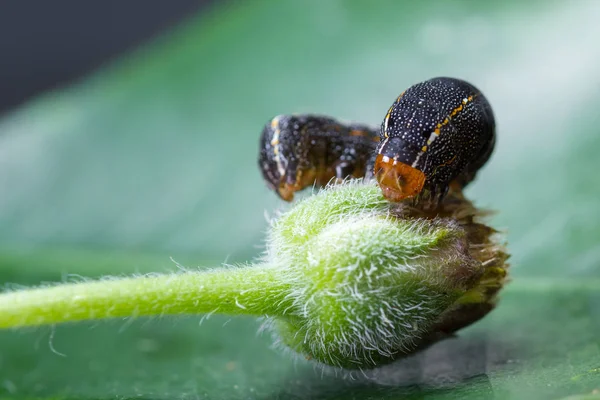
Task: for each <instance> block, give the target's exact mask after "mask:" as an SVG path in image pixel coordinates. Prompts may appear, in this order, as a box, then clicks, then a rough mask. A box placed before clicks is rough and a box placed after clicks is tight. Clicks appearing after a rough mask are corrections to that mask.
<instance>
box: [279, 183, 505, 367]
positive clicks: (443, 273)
mask: <svg viewBox="0 0 600 400" xmlns="http://www.w3.org/2000/svg"><path fill="white" fill-rule="evenodd" d="M446 203H447V204H448V207H447V209H446V210H445V212H444V214H442V215H441V216H436V217H432V216H428V215H424V214H420V213H419V212H418V211H417V210H414V209H411V208H410V207H409V206H408V205H406V204H396V205H394V204H390V203H388V202H387V201H385V200H384V199H383V197H382V196H381V191H380V189H379V188H378V187H376V186H369V185H367V186H362V185H361V186H358V185H355V184H351V185H345V186H342V187H336V188H335V189H333V190H328V191H325V192H322V193H319V194H318V195H316V196H313V197H311V198H309V199H307V200H305V201H303V202H302V203H301V204H298V205H297V206H295V207H294V208H293V209H292V210H290V211H289V212H287V213H286V214H284V215H282V216H281V217H280V218H279V219H277V220H276V221H275V222H274V223H273V227H272V230H271V233H270V236H269V241H268V247H267V257H268V259H267V263H269V264H277V265H279V267H280V268H281V270H282V271H284V273H283V274H282V276H283V279H285V280H286V281H287V282H288V283H289V284H290V286H291V287H293V291H292V293H291V294H290V298H291V299H292V300H293V309H292V310H290V311H288V313H287V316H286V317H285V318H278V319H277V320H276V321H275V323H274V329H275V331H276V332H277V333H278V334H279V335H280V338H281V342H282V343H284V344H285V345H287V346H289V347H290V348H292V349H293V350H295V351H297V352H299V353H301V354H304V355H305V356H306V357H307V358H310V359H315V360H317V361H319V362H321V363H324V364H327V365H333V366H339V367H344V368H369V367H374V366H377V365H380V364H382V363H385V362H389V361H392V360H394V359H396V358H398V357H401V356H404V355H407V354H410V353H412V352H414V351H415V350H418V349H420V348H422V347H424V346H426V345H428V344H430V343H431V342H433V341H435V340H437V339H439V338H440V337H443V336H445V335H448V334H449V333H451V332H453V331H455V330H456V329H459V328H461V327H463V326H464V325H466V324H468V323H471V322H473V321H474V320H476V319H479V318H480V317H481V316H483V315H484V314H485V313H487V312H488V311H489V310H490V309H491V308H492V307H493V299H494V294H495V293H496V291H497V289H499V287H500V286H501V284H502V280H503V278H504V275H505V270H504V268H505V266H504V261H505V260H506V258H507V256H506V255H505V253H504V251H503V249H502V248H501V247H499V246H497V245H495V244H493V243H492V242H491V241H490V235H491V234H492V233H493V230H491V229H490V228H487V227H485V226H484V225H480V224H478V223H475V222H472V221H473V218H474V217H475V216H476V214H477V212H476V210H475V209H474V208H473V207H472V206H471V204H470V203H469V202H468V201H466V200H465V199H463V198H462V197H460V196H458V195H452V196H451V197H450V198H449V200H448V201H447V202H446ZM484 278H485V279H484ZM490 279H491V282H488V280H490ZM481 285H484V286H481Z"/></svg>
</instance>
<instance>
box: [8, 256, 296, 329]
mask: <svg viewBox="0 0 600 400" xmlns="http://www.w3.org/2000/svg"><path fill="white" fill-rule="evenodd" d="M289 289H290V288H289V285H287V284H286V283H284V282H282V279H281V277H280V276H279V273H278V269H277V268H274V267H270V266H266V265H259V266H247V267H241V268H228V269H219V270H212V271H196V272H184V273H179V274H169V275H158V276H156V275H155V276H150V277H136V278H126V279H114V280H102V281H90V282H81V283H72V284H65V285H60V286H53V287H42V288H35V289H30V290H22V291H16V292H8V293H2V294H0V328H11V327H22V326H35V325H46V324H56V323H60V322H69V321H81V320H94V319H103V318H115V317H138V316H140V317H141V316H150V315H153V316H162V315H175V314H201V313H212V312H217V313H224V314H229V315H232V314H245V315H253V316H263V315H271V316H277V315H282V314H283V311H284V310H285V309H287V308H288V307H289V306H290V304H288V303H290V301H289V300H287V298H288V294H289Z"/></svg>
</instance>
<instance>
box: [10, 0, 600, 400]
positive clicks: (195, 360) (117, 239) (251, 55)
mask: <svg viewBox="0 0 600 400" xmlns="http://www.w3.org/2000/svg"><path fill="white" fill-rule="evenodd" d="M599 18H600V2H598V1H595V0H589V1H570V2H564V1H541V0H537V1H530V2H521V1H516V0H515V1H504V2H475V1H466V0H465V1H454V2H447V1H423V2H409V1H394V0H375V1H349V0H348V1H342V0H339V1H338V0H324V1H319V0H304V1H291V0H283V1H266V0H265V1H259V0H255V1H248V2H236V3H219V4H217V5H216V6H214V7H213V8H212V9H211V11H210V12H209V13H208V14H203V15H202V16H199V17H198V18H191V19H190V20H189V21H187V22H186V23H185V24H182V25H181V26H179V27H178V28H177V29H175V30H173V31H171V32H170V33H169V34H167V35H164V36H162V37H161V38H159V39H157V40H155V41H154V42H153V43H151V44H150V45H148V46H145V47H143V48H142V49H140V50H137V51H135V52H133V53H132V54H130V55H128V56H127V57H124V58H122V59H120V60H119V61H117V62H116V63H114V64H112V65H110V66H109V67H107V68H105V69H103V70H101V71H99V72H97V73H95V74H93V75H92V76H90V77H89V78H87V79H85V80H84V81H82V82H81V83H78V84H76V85H73V86H70V87H67V88H64V89H63V90H61V91H58V92H54V93H47V94H45V95H43V96H41V97H39V98H37V99H35V100H34V101H31V102H29V103H28V104H26V105H25V106H23V107H21V108H19V109H18V110H16V111H14V112H12V113H10V114H8V115H5V116H4V117H3V118H2V119H1V120H0V282H2V283H4V286H5V287H7V288H13V287H18V285H24V284H38V283H40V282H47V281H59V280H65V279H69V278H70V277H71V276H85V277H97V276H102V275H106V274H110V275H126V274H131V273H146V272H164V271H173V270H175V269H176V267H175V265H174V264H173V262H171V260H170V259H169V257H173V258H174V259H175V260H177V261H178V262H180V263H182V264H184V265H185V266H187V267H196V266H203V267H205V266H206V267H214V266H217V265H219V264H221V263H223V262H225V261H227V262H229V263H235V262H241V261H246V260H251V259H253V258H255V257H257V256H258V255H259V254H260V252H261V249H262V240H263V237H264V232H265V230H266V220H265V217H264V213H265V210H266V211H267V213H269V214H272V213H273V212H274V211H275V210H277V209H279V208H281V207H282V206H283V205H282V204H281V202H280V201H279V200H278V199H277V198H276V196H275V195H274V194H273V193H271V192H269V191H268V190H267V188H266V186H265V185H264V184H263V182H262V181H261V177H260V175H259V171H258V168H257V166H256V158H257V152H258V137H259V134H260V130H261V128H262V125H263V124H264V123H265V122H267V120H269V118H271V117H272V116H274V115H276V114H280V113H292V112H312V113H320V114H327V115H332V116H335V117H337V118H341V119H345V120H353V121H360V122H365V123H371V124H373V125H377V124H379V123H380V122H381V120H382V119H383V117H384V114H385V112H386V110H387V108H388V107H389V105H390V104H391V103H392V101H393V100H394V99H395V97H396V96H397V95H398V94H399V93H400V92H402V91H403V90H404V89H405V88H407V87H408V86H410V85H412V84H414V83H416V82H419V81H422V80H425V79H428V78H431V77H434V76H452V77H458V78H463V79H466V80H468V81H470V82H472V83H474V84H475V85H476V86H478V87H479V88H480V89H481V90H482V91H483V92H484V93H485V94H486V96H487V97H488V99H489V100H490V102H491V103H492V105H493V107H494V110H495V113H496V119H497V123H498V143H497V148H496V151H495V154H494V156H493V157H492V159H491V161H490V162H489V163H488V165H487V166H486V167H485V168H484V169H483V170H482V172H481V173H480V174H479V176H478V180H477V181H476V182H475V183H474V184H472V186H471V187H470V188H469V189H468V195H469V196H470V197H471V198H472V199H474V200H475V201H476V203H477V204H478V205H480V206H482V207H486V208H491V209H494V210H497V211H498V213H497V214H496V215H495V216H494V217H493V219H492V222H493V225H494V226H496V227H497V228H500V229H503V230H505V231H506V232H507V241H508V246H509V250H510V252H511V253H512V254H513V257H512V258H511V263H512V264H513V268H512V270H511V274H512V278H513V279H512V282H511V284H510V285H509V287H508V288H507V290H506V291H505V293H503V295H502V298H501V302H500V305H499V307H498V309H497V310H496V311H494V312H493V313H492V314H490V315H489V316H488V317H487V318H486V319H485V320H483V321H481V322H480V323H478V324H476V325H475V326H473V327H471V328H468V329H466V330H465V331H463V332H461V333H460V335H459V337H458V338H457V339H452V340H448V341H445V342H442V343H439V344H437V345H435V346H433V347H432V348H431V349H429V350H428V351H426V352H424V353H423V354H420V355H418V356H416V357H414V358H412V359H409V360H406V361H404V362H398V363H395V364H393V365H391V366H388V367H385V368H382V369H380V370H377V371H372V372H369V373H366V374H365V375H366V376H362V375H360V374H359V375H358V376H356V377H354V379H345V378H344V377H343V376H341V375H340V374H337V375H335V374H327V373H325V374H323V373H322V371H321V370H320V369H318V368H314V366H313V365H312V364H310V363H308V362H306V361H304V360H296V359H293V357H291V356H290V355H289V354H285V353H283V352H282V351H279V350H277V349H272V348H271V347H270V343H271V340H270V338H269V335H268V334H261V335H257V334H256V332H257V331H258V328H259V327H260V322H256V321H254V320H252V319H245V318H235V319H231V318H228V317H222V316H212V317H211V318H210V319H208V320H204V321H203V322H202V324H199V322H200V317H199V316H198V317H189V318H164V319H160V320H156V319H155V320H137V321H133V322H131V321H127V322H126V321H110V322H103V323H94V324H78V325H76V326H75V325H73V326H58V327H56V328H53V329H50V328H40V329H35V330H19V331H11V332H0V395H1V396H3V397H5V398H19V399H20V398H31V397H41V398H103V399H104V398H133V397H135V398H147V399H162V398H201V399H204V398H207V399H238V398H239V399H279V398H281V399H293V398H299V399H351V398H355V399H378V398H389V399H397V398H403V399H404V398H415V399H416V398H428V399H438V398H473V399H475V398H540V399H541V398H545V399H547V398H562V397H565V396H576V395H581V396H584V395H589V397H587V398H600V395H598V394H595V395H594V394H591V393H592V392H593V391H594V390H598V389H600V338H599V335H598V332H600V279H599V274H600V245H599V242H600V240H599V239H600V227H599V224H598V222H599V221H600V205H599V201H598V195H599V194H600V175H599V174H598V172H597V171H598V170H599V169H600V157H598V154H596V152H598V151H600V134H599V133H600V128H599V126H600V113H599V110H600V46H598V39H599V38H600V25H599V24H598V20H599Z"/></svg>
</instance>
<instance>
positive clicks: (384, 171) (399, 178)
mask: <svg viewBox="0 0 600 400" xmlns="http://www.w3.org/2000/svg"><path fill="white" fill-rule="evenodd" d="M375 176H376V178H377V182H379V186H381V190H382V191H383V196H384V197H385V198H386V199H388V200H389V201H394V202H396V201H401V200H404V199H406V198H409V197H414V196H416V195H418V194H419V193H421V190H423V186H424V185H425V174H424V173H423V172H422V171H419V170H418V169H416V168H413V167H411V166H410V165H408V164H404V163H403V162H400V161H397V160H395V159H393V158H390V157H387V156H384V155H383V154H379V155H377V158H376V159H375Z"/></svg>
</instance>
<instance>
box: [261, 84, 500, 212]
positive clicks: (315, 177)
mask: <svg viewBox="0 0 600 400" xmlns="http://www.w3.org/2000/svg"><path fill="white" fill-rule="evenodd" d="M495 142H496V134H495V119H494V114H493V112H492V108H491V106H490V104H489V102H488V101H487V99H486V98H485V96H484V95H483V94H482V93H481V92H480V91H479V90H478V89H477V88H476V87H475V86H473V85H471V84H470V83H468V82H465V81H463V80H460V79H454V78H444V77H442V78H433V79H430V80H427V81H424V82H421V83H418V84H416V85H413V86H411V87H410V88H408V89H407V90H405V91H404V92H403V93H402V94H401V95H400V96H398V97H397V98H396V100H395V101H394V103H393V104H392V106H391V107H390V108H389V109H388V111H387V113H386V115H385V118H384V120H383V122H382V124H381V127H380V129H378V130H377V129H374V128H370V127H368V126H366V125H361V124H344V123H342V122H339V121H337V120H335V119H333V118H329V117H325V116H318V115H279V116H276V117H275V118H273V119H271V121H269V122H268V123H267V124H266V125H265V127H264V129H263V131H262V134H261V138H260V154H259V167H260V169H261V172H262V175H263V178H264V179H265V181H266V182H267V184H268V185H269V186H270V187H271V189H272V190H274V191H275V192H276V193H277V194H278V195H279V196H280V197H281V198H282V199H284V200H286V201H291V200H292V199H293V197H294V193H295V192H297V191H299V190H302V189H303V188H305V187H307V186H312V185H314V184H317V185H324V184H326V183H328V182H329V181H331V180H332V179H337V180H343V179H345V178H347V177H356V178H360V177H364V178H365V179H367V180H370V179H373V178H374V179H376V180H377V182H378V183H379V186H380V187H381V189H382V193H383V195H384V197H385V198H386V199H388V200H389V201H392V202H398V201H402V200H404V199H413V203H414V204H415V205H423V206H425V205H427V206H430V205H434V206H437V205H438V204H439V203H440V202H441V201H442V200H443V198H444V197H445V196H446V194H447V193H448V190H449V189H450V187H453V188H457V189H462V188H463V187H465V186H466V185H468V184H469V183H470V182H471V181H473V179H474V178H475V175H476V173H477V171H478V170H479V169H480V168H481V167H482V166H483V165H484V164H485V163H486V162H487V161H488V159H489V158H490V156H491V154H492V152H493V149H494V145H495Z"/></svg>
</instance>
